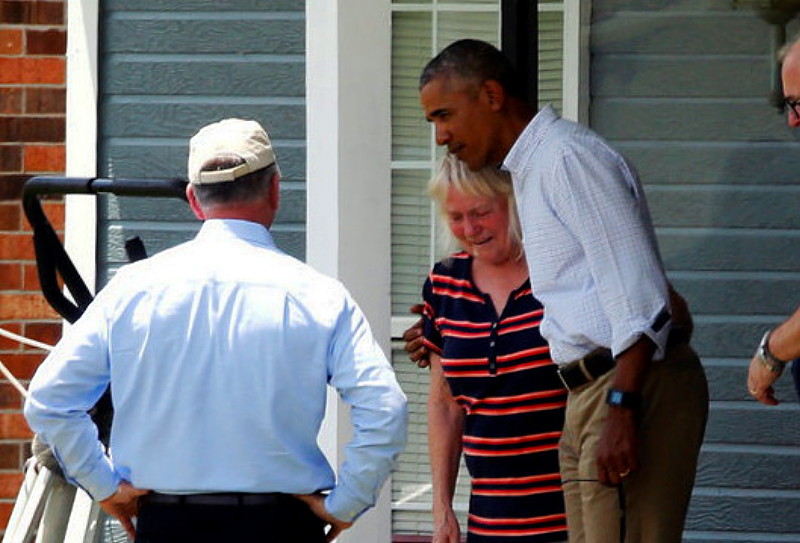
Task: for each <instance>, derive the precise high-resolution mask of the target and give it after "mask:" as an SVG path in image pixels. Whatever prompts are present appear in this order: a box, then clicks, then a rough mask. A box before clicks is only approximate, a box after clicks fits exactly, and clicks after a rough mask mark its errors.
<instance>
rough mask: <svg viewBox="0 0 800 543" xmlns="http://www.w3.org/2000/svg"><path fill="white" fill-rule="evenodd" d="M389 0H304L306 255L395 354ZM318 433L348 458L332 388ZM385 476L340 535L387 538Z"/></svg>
mask: <svg viewBox="0 0 800 543" xmlns="http://www.w3.org/2000/svg"><path fill="white" fill-rule="evenodd" d="M389 7H390V6H389V2H388V1H386V0H308V1H307V2H306V55H307V56H306V97H307V137H308V167H307V178H308V186H307V189H308V217H307V218H308V222H307V228H308V233H307V261H308V263H309V264H310V265H312V266H314V267H315V268H316V269H318V270H320V271H322V272H324V273H326V274H328V275H331V276H334V277H337V278H338V279H340V280H341V281H342V282H343V283H344V284H345V285H346V286H347V288H348V289H349V290H350V292H351V293H352V294H353V296H354V297H355V299H356V301H357V302H358V304H359V305H360V306H361V308H362V309H363V310H364V313H365V314H366V316H367V318H368V319H369V322H370V324H371V326H372V330H373V333H374V334H375V337H376V338H378V340H379V341H380V342H381V345H382V346H383V348H384V351H385V352H386V353H387V355H388V354H389V346H390V336H389V322H390V306H389V286H390V254H391V253H390V207H389V198H390V171H389V165H390V141H389V137H390V131H389V128H390V110H389V106H390V104H389V91H390V82H391V80H390V47H391V33H390V9H389ZM328 407H329V411H328V414H329V416H328V418H327V419H326V423H325V425H324V428H323V431H322V433H321V434H320V442H321V443H322V445H323V448H324V449H325V451H326V454H328V457H329V459H330V460H331V463H332V464H333V465H338V464H340V463H341V461H342V460H343V458H342V454H343V445H344V444H345V443H346V442H347V441H348V439H349V435H350V428H349V423H348V417H347V413H346V409H345V408H344V407H343V406H342V405H341V404H340V403H339V402H338V401H337V400H336V399H335V397H329V402H328ZM390 513H391V504H390V495H389V485H388V484H387V485H386V487H385V488H384V490H383V493H382V495H381V499H380V500H379V503H378V505H377V507H376V508H375V509H373V510H372V511H370V512H368V513H366V514H365V515H363V516H362V517H361V518H360V519H359V520H358V522H357V523H356V524H355V526H354V527H353V528H351V529H350V530H348V531H347V532H345V533H344V534H343V535H342V536H341V537H340V538H339V541H341V542H345V543H356V542H358V543H372V542H376V543H378V542H380V543H388V542H389V541H390V538H391V525H390V518H391V517H390Z"/></svg>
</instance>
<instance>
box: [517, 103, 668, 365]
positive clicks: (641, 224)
mask: <svg viewBox="0 0 800 543" xmlns="http://www.w3.org/2000/svg"><path fill="white" fill-rule="evenodd" d="M503 168H504V169H506V170H508V171H509V172H510V173H511V176H512V180H513V183H514V194H515V196H516V200H517V208H518V211H519V217H520V223H521V224H522V230H523V238H524V242H523V243H524V246H525V255H526V258H527V260H528V267H529V268H530V279H531V286H532V287H533V293H534V295H535V296H536V297H537V298H538V299H539V300H540V301H541V302H542V304H543V305H544V308H545V316H544V320H543V322H542V325H541V328H540V331H541V333H542V336H544V337H545V339H547V341H548V343H549V344H550V352H551V355H552V358H553V360H554V361H556V362H557V363H559V364H566V363H569V362H571V361H573V360H576V359H579V358H582V357H584V356H585V355H587V354H588V353H590V352H591V351H593V350H595V349H596V348H598V347H606V348H610V349H611V350H612V351H613V353H614V355H615V356H616V355H618V354H619V353H621V352H623V351H624V350H626V349H627V348H628V347H630V346H631V345H633V344H634V343H635V342H636V341H637V340H638V339H639V338H640V337H642V336H643V335H644V336H647V337H649V338H650V339H651V340H652V341H653V342H654V343H655V345H656V354H655V356H654V358H655V359H660V358H663V356H664V349H665V346H666V342H667V338H668V336H669V331H670V328H671V325H670V322H669V314H668V310H669V296H668V288H667V280H666V276H665V274H664V268H663V265H662V262H661V257H660V255H659V252H658V246H657V244H656V239H655V233H654V230H653V226H652V221H651V219H650V212H649V211H648V208H647V202H646V200H645V197H644V191H643V190H642V187H641V184H640V183H639V179H638V177H637V175H636V173H635V172H634V171H633V169H632V167H631V166H630V165H629V164H628V163H627V162H626V161H625V159H624V158H623V157H622V156H621V155H620V154H619V153H618V152H617V151H615V150H614V149H612V148H611V147H610V146H609V145H608V144H607V143H606V142H605V141H604V140H603V139H602V138H601V137H600V136H598V135H597V134H596V133H594V132H592V131H591V130H589V129H588V128H586V127H584V126H581V125H579V124H576V123H574V122H571V121H567V120H565V119H562V118H560V117H558V115H557V114H556V113H555V111H554V110H553V108H552V107H549V106H548V107H546V108H544V109H542V110H541V111H540V112H539V113H538V114H537V115H536V116H535V117H534V118H533V120H532V121H531V122H530V123H529V124H528V126H527V127H526V128H525V130H524V131H523V133H522V134H521V135H520V137H519V138H518V139H517V141H516V142H515V144H514V146H513V147H512V148H511V150H510V151H509V153H508V155H507V156H506V158H505V160H504V162H503Z"/></svg>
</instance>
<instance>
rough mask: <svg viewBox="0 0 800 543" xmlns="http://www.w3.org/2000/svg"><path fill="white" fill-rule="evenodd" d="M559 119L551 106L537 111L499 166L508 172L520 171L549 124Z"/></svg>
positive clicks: (542, 137)
mask: <svg viewBox="0 0 800 543" xmlns="http://www.w3.org/2000/svg"><path fill="white" fill-rule="evenodd" d="M558 119H559V117H558V113H556V110H555V109H553V106H549V105H548V106H545V107H543V108H542V109H541V110H539V113H537V114H536V115H535V116H534V117H533V119H531V122H529V123H528V126H526V127H525V130H523V131H522V133H521V134H520V135H519V137H518V138H517V141H515V142H514V145H513V146H512V147H511V150H510V151H509V152H508V154H507V155H506V158H505V160H503V164H502V165H501V168H502V169H503V170H506V171H508V172H514V171H520V170H521V169H523V168H524V166H525V164H527V163H528V160H529V157H530V155H531V154H532V153H534V152H535V151H536V148H537V147H538V146H539V143H541V141H542V140H543V139H544V137H545V135H546V134H547V131H548V130H549V129H550V126H551V125H552V124H553V123H554V122H556V121H557V120H558Z"/></svg>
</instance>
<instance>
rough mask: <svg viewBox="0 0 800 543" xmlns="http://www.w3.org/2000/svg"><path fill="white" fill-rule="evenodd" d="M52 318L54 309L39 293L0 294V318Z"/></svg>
mask: <svg viewBox="0 0 800 543" xmlns="http://www.w3.org/2000/svg"><path fill="white" fill-rule="evenodd" d="M54 318H58V316H57V314H56V312H55V310H53V309H52V308H51V307H50V305H48V303H47V300H45V299H44V296H43V295H41V294H38V293H37V294H0V320H9V321H13V320H21V319H54Z"/></svg>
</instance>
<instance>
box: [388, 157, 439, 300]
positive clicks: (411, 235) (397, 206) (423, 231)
mask: <svg viewBox="0 0 800 543" xmlns="http://www.w3.org/2000/svg"><path fill="white" fill-rule="evenodd" d="M429 178H430V170H429V169H426V170H399V171H394V172H393V173H392V314H395V315H408V308H409V307H410V306H411V305H413V304H416V303H419V302H420V297H421V294H420V293H421V292H422V284H423V282H424V281H425V278H426V277H427V276H428V271H429V270H430V266H431V226H432V224H431V223H432V220H431V215H432V214H431V203H430V199H429V198H428V194H427V192H426V187H427V184H428V179H429Z"/></svg>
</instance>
